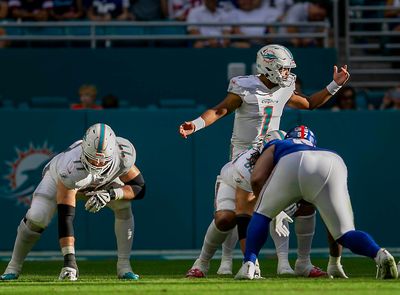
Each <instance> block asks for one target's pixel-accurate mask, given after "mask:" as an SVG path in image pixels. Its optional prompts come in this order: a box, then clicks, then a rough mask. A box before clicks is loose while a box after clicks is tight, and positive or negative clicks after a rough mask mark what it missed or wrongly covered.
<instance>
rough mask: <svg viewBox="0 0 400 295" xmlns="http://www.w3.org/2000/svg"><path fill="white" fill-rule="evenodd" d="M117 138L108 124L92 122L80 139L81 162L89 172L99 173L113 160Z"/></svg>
mask: <svg viewBox="0 0 400 295" xmlns="http://www.w3.org/2000/svg"><path fill="white" fill-rule="evenodd" d="M116 149H117V139H116V137H115V134H114V131H113V130H112V129H111V127H110V126H108V125H106V124H102V123H97V124H94V125H93V126H91V127H89V129H88V130H87V131H86V134H85V136H84V137H83V139H82V155H81V162H82V164H83V166H84V167H85V168H86V170H87V171H88V172H89V173H90V174H95V175H98V174H101V173H103V172H104V171H105V170H107V169H108V168H109V167H110V166H111V164H112V163H113V161H114V154H115V152H116Z"/></svg>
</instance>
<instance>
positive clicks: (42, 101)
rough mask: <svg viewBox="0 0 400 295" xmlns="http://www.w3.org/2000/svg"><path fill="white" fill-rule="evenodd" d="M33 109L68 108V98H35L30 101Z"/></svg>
mask: <svg viewBox="0 0 400 295" xmlns="http://www.w3.org/2000/svg"><path fill="white" fill-rule="evenodd" d="M29 105H30V107H32V108H53V109H54V108H55V109H59V108H68V107H69V101H68V98H66V97H62V96H34V97H31V98H30V100H29Z"/></svg>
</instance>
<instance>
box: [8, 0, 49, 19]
mask: <svg viewBox="0 0 400 295" xmlns="http://www.w3.org/2000/svg"><path fill="white" fill-rule="evenodd" d="M8 7H9V9H10V15H11V16H12V17H13V18H16V19H19V20H23V21H46V20H47V19H48V18H49V14H50V12H51V10H52V9H53V1H52V0H9V1H8Z"/></svg>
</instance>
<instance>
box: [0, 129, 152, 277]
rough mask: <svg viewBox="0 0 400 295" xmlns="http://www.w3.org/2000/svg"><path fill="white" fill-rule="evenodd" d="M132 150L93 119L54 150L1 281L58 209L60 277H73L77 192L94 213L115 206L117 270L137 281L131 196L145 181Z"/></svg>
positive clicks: (15, 272) (13, 273)
mask: <svg viewBox="0 0 400 295" xmlns="http://www.w3.org/2000/svg"><path fill="white" fill-rule="evenodd" d="M135 160H136V151H135V148H134V147H133V145H132V143H130V142H129V141H128V140H126V139H124V138H122V137H116V136H115V134H114V132H113V130H112V129H111V128H110V127H109V126H107V125H106V124H100V123H99V124H95V125H93V126H91V127H90V128H89V129H88V130H87V131H86V134H85V136H84V137H83V140H79V141H77V142H75V143H74V144H72V145H71V146H70V147H69V148H68V149H67V150H66V151H64V152H62V153H60V154H58V155H56V156H55V157H54V158H53V159H52V160H51V161H50V162H49V164H47V166H46V167H45V168H44V170H43V178H42V181H41V182H40V183H39V185H38V186H37V188H36V190H35V191H34V193H33V198H32V204H31V207H30V209H29V210H28V212H27V214H26V216H25V217H24V219H23V220H22V221H21V223H20V225H19V226H18V230H17V237H16V240H15V244H14V250H13V254H12V258H11V261H10V262H9V264H8V266H7V269H6V270H5V272H4V274H3V275H2V276H0V280H15V279H17V278H18V276H19V275H20V273H21V270H22V265H23V262H24V260H25V258H26V256H27V255H28V253H29V251H30V250H31V249H32V247H33V246H34V245H35V243H36V242H37V241H38V239H39V238H40V236H41V233H42V232H43V231H44V230H45V229H46V227H47V226H48V224H49V223H50V221H51V219H52V217H53V215H54V213H55V211H56V209H57V210H58V232H59V242H60V247H61V251H62V254H63V256H64V266H63V268H62V269H61V273H60V276H59V279H61V280H70V281H75V280H77V278H78V273H79V272H78V266H77V263H76V259H75V247H74V243H75V238H74V228H73V220H74V216H75V204H76V197H77V196H84V197H86V199H87V202H86V204H85V208H86V210H88V211H89V212H92V213H95V212H98V211H99V210H100V209H101V208H103V207H105V206H108V207H109V208H110V209H111V210H113V211H114V216H115V236H116V239H117V248H118V262H117V275H118V278H120V279H129V280H137V279H138V278H139V276H138V275H137V274H135V273H134V272H133V271H132V268H131V265H130V261H129V259H130V252H131V248H132V240H133V232H134V222H133V214H132V209H131V202H130V201H131V200H133V199H135V200H137V199H142V198H143V197H144V194H145V182H144V179H143V177H142V175H141V173H140V171H139V169H138V168H137V167H136V166H135Z"/></svg>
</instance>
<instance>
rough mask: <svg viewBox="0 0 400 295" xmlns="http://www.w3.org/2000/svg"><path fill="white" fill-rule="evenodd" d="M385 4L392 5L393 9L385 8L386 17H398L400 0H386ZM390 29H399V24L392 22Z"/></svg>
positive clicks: (399, 14) (399, 15)
mask: <svg viewBox="0 0 400 295" xmlns="http://www.w3.org/2000/svg"><path fill="white" fill-rule="evenodd" d="M386 5H387V6H392V7H394V9H390V10H386V11H385V17H387V18H400V0H387V1H386ZM392 29H394V30H396V31H400V24H399V23H397V24H394V26H393V27H392Z"/></svg>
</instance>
